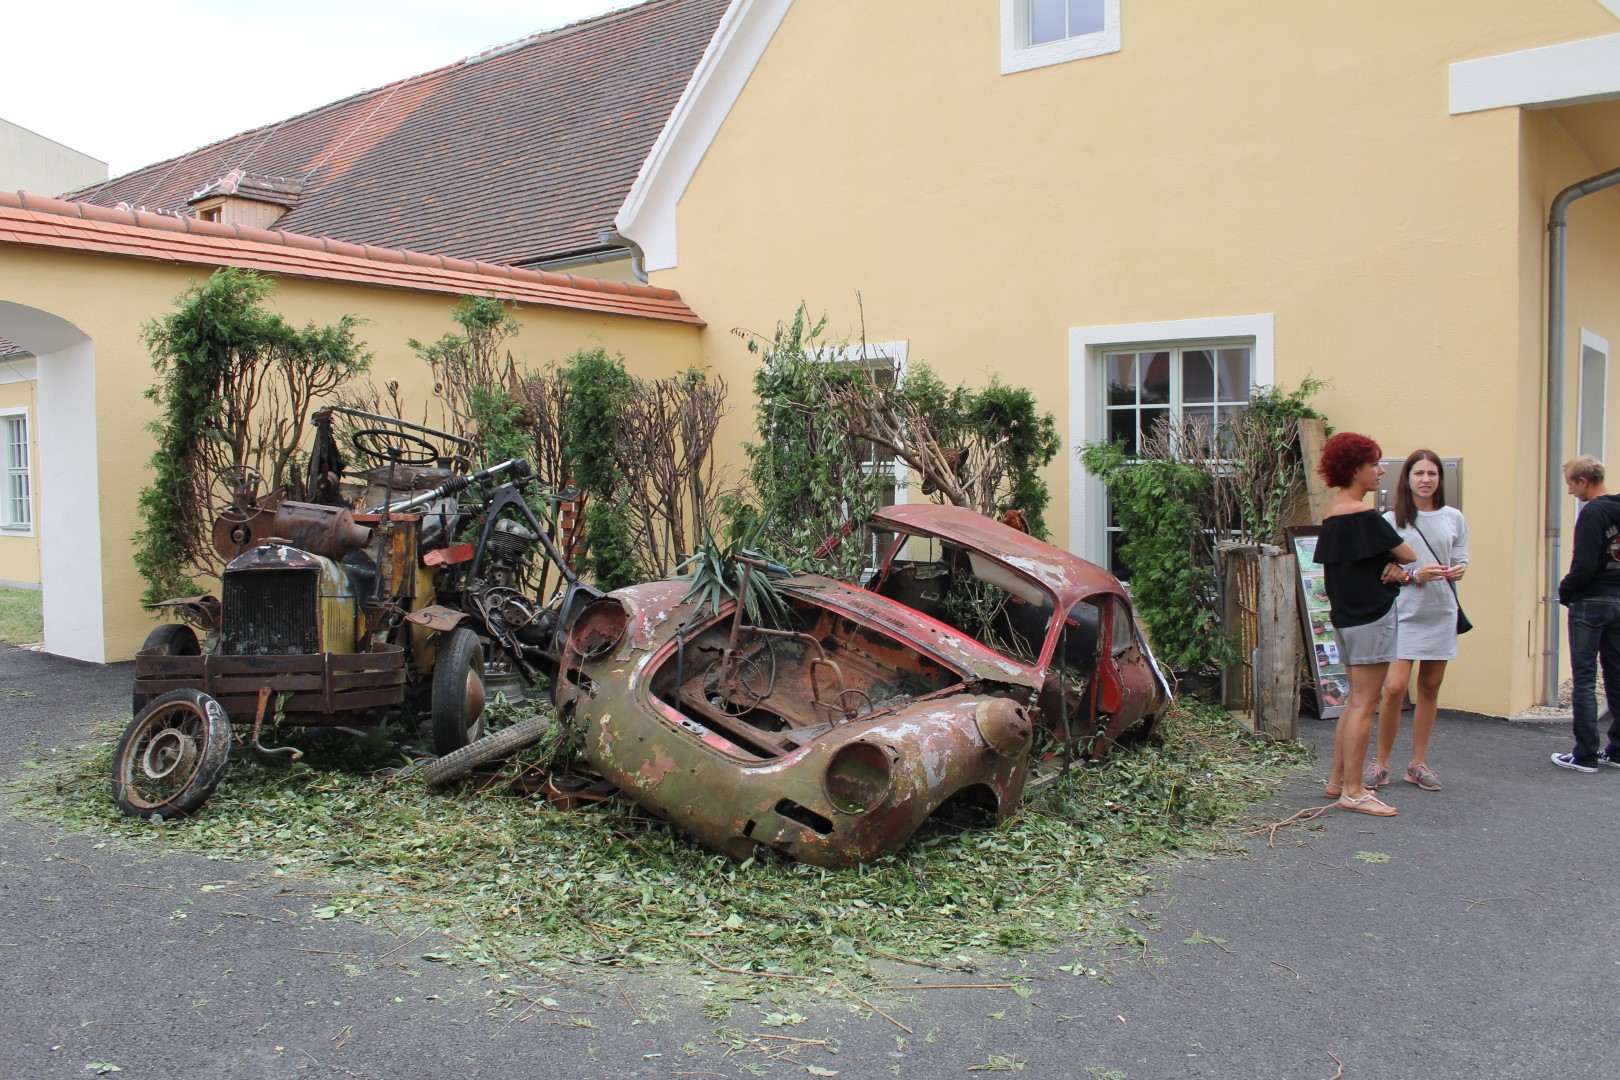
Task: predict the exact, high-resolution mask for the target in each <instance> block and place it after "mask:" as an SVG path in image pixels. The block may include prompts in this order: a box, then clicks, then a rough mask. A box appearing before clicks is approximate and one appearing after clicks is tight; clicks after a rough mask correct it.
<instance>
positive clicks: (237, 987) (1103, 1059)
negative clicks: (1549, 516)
mask: <svg viewBox="0 0 1620 1080" xmlns="http://www.w3.org/2000/svg"><path fill="white" fill-rule="evenodd" d="M129 686H130V667H129V665H127V664H115V665H111V666H105V667H103V666H98V665H91V664H82V663H78V662H74V661H68V660H62V659H57V658H53V657H48V656H43V655H40V654H35V653H30V652H25V651H22V650H18V649H14V648H11V647H9V646H0V751H3V753H0V778H3V779H7V780H9V779H13V778H16V777H20V776H25V775H37V774H34V773H30V772H28V771H27V769H26V768H25V765H24V762H26V761H29V760H33V759H40V758H48V757H49V756H51V755H52V754H54V753H58V752H60V751H61V750H62V749H63V748H66V747H70V746H73V745H77V744H79V743H82V742H84V741H85V740H86V739H87V738H89V737H90V736H89V734H88V732H89V729H90V727H91V725H92V724H94V723H95V722H96V721H97V720H105V719H109V718H116V717H122V716H127V710H128V702H129ZM1301 731H1302V736H1303V738H1305V739H1306V740H1307V741H1309V742H1311V743H1313V744H1315V745H1318V746H1319V747H1323V748H1326V747H1327V745H1328V740H1329V739H1331V735H1332V724H1331V723H1322V722H1319V721H1315V720H1310V719H1304V720H1302V721H1301ZM1569 742H1570V739H1569V733H1568V724H1567V722H1554V723H1547V724H1528V723H1522V722H1509V721H1506V720H1497V719H1489V718H1483V717H1477V716H1468V715H1462V714H1453V713H1446V712H1442V714H1441V717H1440V721H1439V724H1438V727H1437V730H1436V735H1435V740H1434V747H1433V750H1432V752H1431V754H1430V764H1431V765H1432V766H1433V767H1434V768H1435V769H1436V770H1437V771H1438V773H1439V775H1440V777H1441V779H1442V781H1443V782H1444V785H1445V788H1444V790H1443V791H1441V792H1436V793H1430V792H1422V791H1419V790H1417V789H1416V788H1414V787H1411V786H1409V785H1406V784H1404V783H1402V782H1401V781H1400V780H1399V778H1398V776H1399V772H1400V771H1401V769H1403V768H1404V765H1405V761H1406V758H1405V757H1404V756H1402V754H1403V752H1404V750H1405V747H1406V745H1407V742H1406V739H1405V737H1404V736H1403V738H1402V740H1401V741H1400V742H1399V743H1398V744H1397V748H1396V755H1395V758H1394V759H1393V761H1392V766H1393V769H1392V771H1394V772H1396V774H1397V779H1396V780H1395V782H1394V783H1393V784H1392V785H1391V787H1390V789H1388V799H1389V801H1391V802H1392V803H1394V804H1395V805H1397V806H1398V807H1399V808H1400V814H1399V816H1398V817H1396V818H1394V819H1389V820H1375V819H1372V818H1368V817H1365V816H1362V815H1356V814H1349V813H1344V812H1342V811H1336V810H1329V811H1327V812H1325V813H1324V814H1322V815H1321V816H1320V817H1319V818H1318V819H1316V820H1315V821H1314V822H1310V823H1308V824H1306V825H1303V826H1301V825H1290V826H1286V827H1284V828H1281V829H1278V830H1276V833H1275V838H1274V841H1272V840H1270V839H1269V838H1268V837H1267V835H1265V831H1264V830H1261V832H1260V833H1259V834H1257V835H1255V836H1254V838H1253V839H1252V841H1251V842H1250V844H1249V856H1248V857H1247V858H1242V859H1234V858H1226V859H1218V860H1210V861H1181V862H1176V863H1173V864H1168V865H1167V866H1166V867H1165V868H1164V870H1163V872H1162V874H1161V875H1159V877H1160V879H1161V884H1160V885H1159V886H1158V887H1157V888H1156V889H1155V891H1154V892H1152V893H1150V894H1149V895H1148V896H1146V897H1145V898H1143V900H1142V901H1141V903H1140V905H1139V911H1140V912H1141V915H1142V917H1141V918H1138V919H1133V920H1132V925H1134V926H1135V927H1136V928H1137V929H1138V930H1140V931H1141V933H1142V935H1143V937H1144V939H1145V940H1146V947H1145V952H1144V954H1143V955H1142V956H1136V957H1132V958H1127V956H1126V954H1125V953H1124V952H1123V951H1116V952H1114V953H1111V954H1109V955H1108V956H1107V957H1099V956H1097V955H1088V956H1086V957H1083V958H1082V960H1081V963H1080V965H1079V967H1080V969H1081V971H1082V972H1083V969H1084V968H1085V967H1087V966H1091V967H1093V968H1096V969H1099V970H1100V971H1101V973H1102V974H1103V975H1105V976H1106V981H1104V979H1102V978H1091V977H1087V976H1086V975H1084V974H1083V973H1081V974H1076V973H1075V972H1073V971H1065V970H1060V969H1061V968H1062V967H1071V968H1072V967H1074V966H1075V965H1074V963H1073V961H1074V960H1075V956H1074V954H1073V953H1072V952H1068V951H1064V952H1058V953H1055V954H1044V953H1043V954H1035V955H1030V956H1027V957H1025V958H1023V959H1022V960H1012V961H1009V962H1008V963H1007V968H1008V969H1009V970H1012V971H1016V972H1017V973H1018V974H1020V975H1022V976H1025V977H1028V978H1029V979H1030V981H1029V982H1028V983H1025V984H1023V986H1024V989H1025V990H1026V991H1032V992H1030V993H1028V995H1027V996H1025V995H1023V994H1019V993H1016V992H1014V991H1012V990H1005V989H958V988H954V986H955V984H965V983H989V982H995V981H998V980H996V979H995V978H994V972H979V973H974V974H970V975H964V974H963V973H960V972H951V973H945V972H939V971H933V970H929V969H924V968H916V969H904V970H900V971H897V972H896V979H897V981H901V982H904V983H907V984H914V983H924V984H951V985H952V987H953V988H949V989H932V990H916V991H914V992H912V993H910V994H908V995H904V996H902V995H895V996H891V997H885V998H881V999H869V1002H868V1003H869V1004H871V1005H875V1006H877V1007H878V1008H881V1009H882V1010H883V1013H884V1014H886V1015H879V1014H878V1013H876V1012H875V1011H873V1010H872V1009H869V1008H867V1007H866V1006H865V1005H862V1004H860V1003H857V1002H853V1001H850V1000H848V999H845V1000H840V1001H834V1000H829V999H817V1000H812V1001H810V1002H804V1001H802V1000H799V1001H795V1002H794V1003H793V1004H792V1005H791V1011H790V1012H789V1014H788V1017H787V1020H786V1021H784V1019H783V1016H782V1013H783V1010H784V1008H785V1006H784V1005H783V1004H782V1003H781V1002H780V1001H773V1000H772V999H771V998H769V997H768V996H761V997H760V998H758V999H757V1000H756V1001H751V1002H743V1003H740V1004H738V1005H737V1006H736V1007H735V1009H734V1012H733V1015H732V1016H730V1017H729V1018H726V1019H716V1018H712V1017H707V1016H705V1015H704V1014H703V1011H702V1006H703V1002H702V1001H701V1000H697V999H694V998H693V997H692V996H690V995H689V994H684V993H683V994H673V993H671V992H670V984H668V983H664V982H661V980H660V978H659V977H658V976H657V975H656V974H652V975H648V974H636V975H621V976H619V977H617V979H616V980H615V981H611V982H609V981H604V980H601V979H586V980H580V981H578V982H574V983H572V984H569V985H565V984H562V983H557V982H545V981H540V980H536V983H535V985H533V986H529V987H524V988H521V989H519V990H518V992H517V993H516V994H514V993H513V992H512V990H513V987H514V982H513V981H502V980H498V979H495V978H492V977H490V975H489V974H487V973H486V972H484V971H483V969H479V968H475V967H472V966H467V965H458V966H454V967H452V966H447V965H444V964H436V963H428V962H424V961H423V959H422V955H423V954H424V953H428V952H432V951H433V949H434V946H435V939H436V938H437V935H436V934H430V935H428V936H427V937H425V938H419V937H417V936H416V935H415V934H414V933H411V932H409V931H406V930H404V928H397V929H401V931H402V932H401V934H399V935H397V936H396V935H395V934H393V933H390V932H389V931H388V929H386V928H384V927H381V926H369V925H364V924H361V923H359V922H355V921H352V920H346V919H344V918H341V917H340V918H336V919H331V918H327V919H319V918H316V917H315V916H314V915H313V914H312V912H313V911H314V910H315V909H316V908H317V906H319V904H320V903H321V902H322V900H321V898H322V897H323V896H324V895H325V893H327V892H330V891H334V890H339V889H341V888H343V887H344V886H343V884H342V883H340V882H322V881H318V880H317V881H310V880H305V879H300V880H296V881H293V880H289V879H286V878H281V877H277V876H275V875H274V874H273V873H272V872H271V868H270V867H268V866H266V865H257V864H251V863H241V862H227V861H220V860H213V859H208V858H203V857H199V856H189V855H178V854H162V855H154V854H152V853H151V852H150V851H148V850H145V849H141V848H137V847H134V846H131V845H129V844H127V843H125V842H123V841H120V840H119V839H117V838H115V837H111V836H104V835H93V834H83V833H78V832H74V831H71V830H64V829H62V828H60V827H57V826H54V825H49V824H41V823H38V822H36V821H34V820H32V819H30V818H26V817H24V816H19V815H18V814H17V813H16V812H14V804H15V800H16V794H15V792H8V793H6V794H4V795H0V987H3V990H0V995H3V999H0V1078H8V1080H9V1078H19V1080H20V1078H27V1080H33V1078H43V1077H76V1078H83V1077H87V1076H97V1075H111V1076H116V1077H118V1078H119V1080H144V1078H148V1077H154V1078H168V1077H185V1078H190V1077H205V1078H210V1080H211V1078H255V1077H277V1078H279V1077H339V1078H345V1077H346V1078H358V1080H394V1078H400V1080H409V1078H417V1077H422V1078H428V1077H432V1078H436V1080H442V1078H447V1077H485V1076H489V1077H505V1076H509V1075H528V1076H545V1077H559V1078H619V1077H749V1076H756V1075H768V1076H775V1077H793V1076H830V1075H837V1076H840V1077H844V1078H846V1080H850V1078H865V1077H874V1078H876V1077H888V1076H900V1077H913V1078H933V1077H946V1076H969V1075H978V1074H979V1072H1001V1071H1006V1072H1009V1073H1011V1072H1017V1073H1018V1074H1019V1075H1020V1076H1023V1077H1031V1078H1035V1077H1042V1078H1044V1077H1062V1078H1068V1077H1075V1078H1078V1080H1087V1078H1089V1077H1099V1078H1105V1080H1121V1078H1123V1080H1154V1078H1172V1077H1234V1078H1235V1077H1243V1078H1269V1077H1277V1078H1296V1080H1329V1078H1333V1077H1335V1076H1342V1077H1347V1078H1348V1077H1373V1076H1377V1077H1381V1078H1386V1080H1388V1078H1406V1077H1410V1078H1415V1080H1445V1078H1451V1077H1457V1078H1467V1080H1478V1078H1480V1077H1493V1078H1500V1077H1545V1078H1563V1077H1620V1039H1617V1038H1616V1036H1615V1031H1616V1028H1617V1021H1620V992H1617V991H1620V935H1617V933H1616V928H1617V924H1620V896H1617V890H1620V870H1617V866H1616V863H1615V861H1614V860H1613V859H1612V857H1611V856H1612V853H1613V851H1614V849H1613V847H1612V843H1613V841H1612V840H1611V839H1609V837H1610V832H1609V831H1608V830H1612V829H1613V828H1614V827H1615V824H1616V822H1617V820H1620V813H1617V811H1620V770H1605V771H1604V772H1603V773H1600V774H1596V775H1583V774H1577V773H1573V772H1568V771H1565V770H1561V769H1557V768H1555V767H1553V766H1552V765H1551V764H1550V763H1549V762H1548V760H1547V757H1548V754H1550V753H1551V752H1553V751H1555V750H1566V749H1568V747H1569ZM1325 771H1326V764H1325V761H1324V763H1323V764H1322V765H1321V766H1319V767H1318V769H1317V770H1316V772H1315V774H1314V775H1313V776H1312V777H1309V778H1307V777H1304V776H1301V777H1300V778H1298V779H1295V780H1292V781H1290V782H1289V784H1288V785H1287V787H1286V788H1285V789H1284V791H1283V792H1282V793H1281V794H1280V795H1279V797H1278V798H1277V799H1275V800H1274V801H1273V802H1272V803H1270V804H1268V805H1267V806H1265V807H1262V808H1261V809H1260V810H1259V811H1258V812H1257V814H1256V820H1257V821H1258V822H1260V823H1262V824H1264V823H1267V822H1276V821H1281V820H1283V819H1285V818H1288V817H1289V816H1290V815H1292V814H1294V813H1295V812H1296V811H1298V810H1301V809H1304V808H1307V807H1315V806H1320V805H1322V803H1323V802H1324V800H1322V799H1321V798H1320V797H1319V796H1320V791H1321V786H1322V778H1323V775H1324V773H1325ZM1105 959H1106V960H1107V962H1106V963H1104V960H1105ZM768 989H769V988H768V987H765V988H762V995H763V994H765V993H767V992H768ZM514 1000H516V1001H517V1005H516V1006H514V1005H513V1004H512V1003H513V1001H514ZM544 1001H550V1002H552V1004H551V1005H542V1004H539V1003H542V1002H544ZM772 1013H777V1014H778V1015H776V1016H772V1015H771V1014H772ZM796 1017H802V1020H801V1019H796ZM722 1029H726V1030H722ZM905 1029H909V1030H905ZM793 1040H799V1041H797V1042H795V1041H793ZM975 1067H977V1070H978V1071H974V1070H975ZM818 1070H819V1071H818ZM1341 1070H1342V1071H1341Z"/></svg>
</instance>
